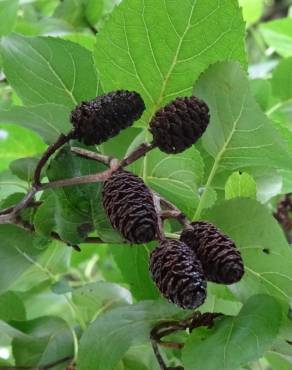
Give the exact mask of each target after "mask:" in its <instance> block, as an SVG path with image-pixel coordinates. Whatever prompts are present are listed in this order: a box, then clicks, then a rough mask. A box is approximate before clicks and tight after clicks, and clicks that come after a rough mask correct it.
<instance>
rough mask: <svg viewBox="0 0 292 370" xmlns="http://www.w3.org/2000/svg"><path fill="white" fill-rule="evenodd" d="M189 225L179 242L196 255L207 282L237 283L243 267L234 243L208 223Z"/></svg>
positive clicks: (201, 222) (200, 222)
mask: <svg viewBox="0 0 292 370" xmlns="http://www.w3.org/2000/svg"><path fill="white" fill-rule="evenodd" d="M191 225H192V227H190V228H187V229H185V230H183V232H182V234H181V237H180V240H181V241H182V242H184V243H185V244H187V245H188V246H189V247H191V249H192V250H193V251H194V252H195V253H196V254H197V256H198V258H199V260H200V261H201V264H202V266H203V270H204V274H205V276H206V278H207V280H208V281H213V282H215V283H221V284H233V283H236V282H238V281H239V280H240V279H241V278H242V276H243V274H244V266H243V261H242V258H241V255H240V252H239V250H238V249H237V248H236V246H235V244H234V242H233V241H232V240H231V239H230V238H228V236H226V235H224V234H222V233H221V232H220V231H219V230H218V229H217V228H216V227H215V226H214V225H212V224H210V223H208V222H204V221H199V222H193V223H192V224H191Z"/></svg>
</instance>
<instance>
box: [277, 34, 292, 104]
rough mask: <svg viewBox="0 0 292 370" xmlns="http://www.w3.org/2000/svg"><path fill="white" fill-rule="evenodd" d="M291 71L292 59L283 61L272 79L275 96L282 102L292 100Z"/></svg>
mask: <svg viewBox="0 0 292 370" xmlns="http://www.w3.org/2000/svg"><path fill="white" fill-rule="evenodd" d="M291 36H292V34H291ZM291 45H292V38H291ZM291 69H292V57H290V58H287V59H282V60H281V61H280V63H279V64H278V65H277V67H276V68H275V69H274V71H273V77H272V88H273V94H274V95H275V96H277V97H278V98H280V99H281V100H282V101H286V100H289V99H292V77H291Z"/></svg>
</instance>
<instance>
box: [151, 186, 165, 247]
mask: <svg viewBox="0 0 292 370" xmlns="http://www.w3.org/2000/svg"><path fill="white" fill-rule="evenodd" d="M152 198H153V203H154V208H155V211H156V214H157V237H158V240H160V241H161V240H165V234H164V230H163V223H162V219H161V217H160V214H161V208H160V198H159V197H158V196H157V195H156V194H154V193H152Z"/></svg>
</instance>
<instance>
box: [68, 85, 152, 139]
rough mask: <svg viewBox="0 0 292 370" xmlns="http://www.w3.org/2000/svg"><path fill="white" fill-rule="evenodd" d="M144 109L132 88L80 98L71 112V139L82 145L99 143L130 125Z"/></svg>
mask: <svg viewBox="0 0 292 370" xmlns="http://www.w3.org/2000/svg"><path fill="white" fill-rule="evenodd" d="M144 110H145V104H144V101H143V99H142V98H141V96H140V95H139V94H138V93H137V92H135V91H127V90H118V91H113V92H110V93H108V94H104V95H100V96H97V97H96V98H95V99H93V100H90V101H84V102H82V103H81V104H79V105H78V106H77V107H76V108H75V109H74V110H73V111H72V113H71V123H72V124H73V126H74V129H75V138H76V139H78V140H79V141H81V142H83V143H84V144H86V145H98V144H101V143H103V142H105V141H107V140H108V139H110V138H111V137H113V136H116V135H117V134H118V133H119V132H120V131H121V130H123V129H125V128H127V127H129V126H131V125H132V124H133V123H134V122H135V121H136V120H137V119H139V118H140V117H141V116H142V113H143V111H144Z"/></svg>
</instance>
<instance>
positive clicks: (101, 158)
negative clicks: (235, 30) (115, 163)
mask: <svg viewBox="0 0 292 370" xmlns="http://www.w3.org/2000/svg"><path fill="white" fill-rule="evenodd" d="M71 152H72V153H74V154H76V155H78V156H80V157H83V158H87V159H92V160H94V161H98V162H101V163H103V164H105V165H106V166H108V167H109V166H110V163H111V161H112V160H113V157H110V156H107V155H102V154H99V153H95V152H92V151H90V150H86V149H82V148H78V147H72V148H71Z"/></svg>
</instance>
